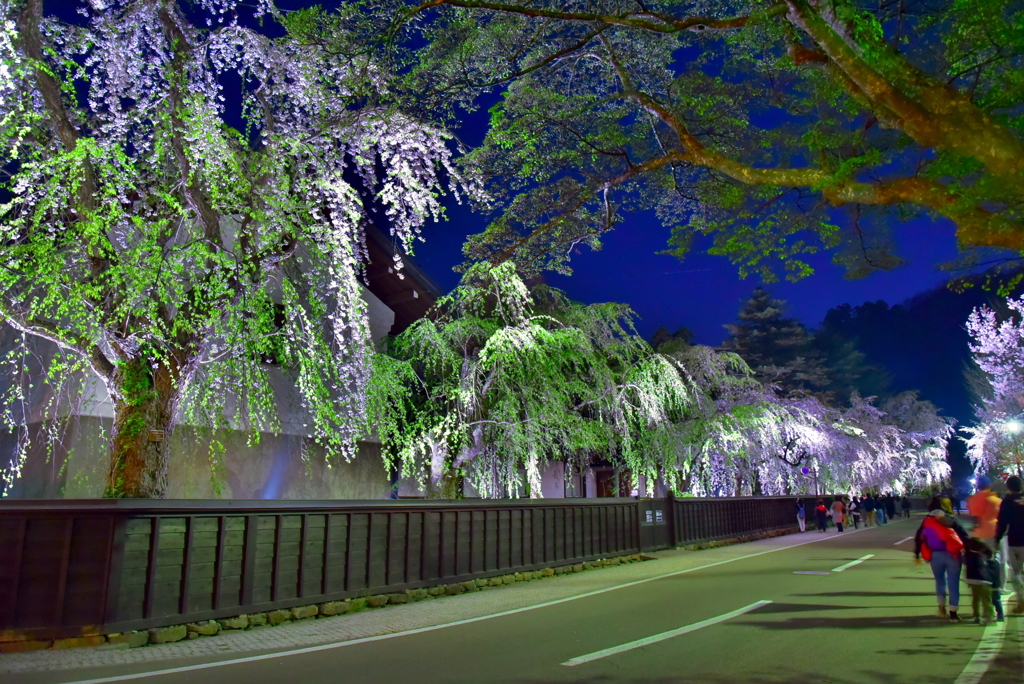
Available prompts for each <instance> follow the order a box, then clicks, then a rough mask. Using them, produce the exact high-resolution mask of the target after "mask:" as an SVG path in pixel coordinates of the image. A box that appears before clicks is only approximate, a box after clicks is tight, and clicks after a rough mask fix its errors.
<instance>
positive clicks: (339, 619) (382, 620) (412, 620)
mask: <svg viewBox="0 0 1024 684" xmlns="http://www.w3.org/2000/svg"><path fill="white" fill-rule="evenodd" d="M894 524H897V525H898V524H900V521H895V522H894ZM909 529H910V528H909V526H908V530H909ZM859 531H860V532H864V531H865V530H864V529H861V530H859ZM857 532H858V531H856V530H851V531H848V532H847V533H844V536H845V535H848V534H856V533H857ZM836 536H837V534H836V533H835V532H834V531H832V530H830V531H829V532H828V533H826V534H820V533H817V532H813V531H810V530H808V531H807V532H806V533H804V534H800V533H796V534H791V535H786V536H781V537H773V538H771V539H762V540H759V541H754V542H748V543H745V544H736V545H733V546H723V547H719V548H714V549H708V550H705V551H696V552H695V551H680V550H671V551H663V552H660V553H655V554H651V555H653V556H655V557H656V560H653V561H646V562H641V563H630V564H627V565H618V566H612V567H606V568H602V569H599V570H589V571H585V572H581V573H570V574H564V575H556V576H553V577H548V578H545V579H541V580H533V581H528V582H516V583H515V584H511V585H505V586H501V587H494V588H488V589H483V590H481V591H479V592H472V593H467V594H461V595H458V596H450V597H443V598H436V599H429V600H423V601H418V602H415V603H408V604H404V605H396V606H385V607H383V608H377V609H368V610H365V611H362V612H359V613H353V614H345V615H338V616H334V617H327V618H318V619H315V620H303V621H299V622H294V623H290V624H286V625H282V626H279V627H262V628H256V629H250V630H246V631H226V632H222V633H221V634H219V635H218V636H214V637H202V638H198V639H190V640H185V641H180V642H177V643H173V644H161V645H157V646H145V647H141V648H134V649H124V648H116V647H110V646H100V647H95V648H78V649H68V650H63V651H35V652H30V653H16V654H8V655H2V656H0V675H3V674H13V673H18V672H32V671H37V672H38V671H57V670H68V669H75V668H84V667H96V666H109V665H129V664H139V663H154V662H158V661H169V660H175V659H186V658H192V659H194V658H200V659H210V658H213V659H218V658H217V657H218V656H221V657H223V656H231V655H234V654H252V653H254V652H264V653H265V652H268V651H282V650H289V649H294V648H303V647H307V646H317V645H321V644H330V643H338V642H344V641H349V640H352V639H358V638H363V637H370V636H378V635H382V634H392V633H395V632H403V631H406V630H410V629H417V628H423V627H431V626H435V625H443V624H446V623H450V622H455V621H458V620H467V619H472V618H480V617H484V616H488V615H495V614H498V613H503V612H505V611H513V610H517V609H524V608H528V607H530V606H537V605H540V604H545V603H549V602H552V601H564V600H571V598H572V597H576V596H579V595H582V594H587V593H591V592H600V591H607V590H610V589H614V588H616V587H620V586H622V585H626V584H630V583H636V582H643V581H648V580H652V579H657V578H659V577H663V576H665V575H669V574H673V573H680V572H686V571H689V570H695V569H699V568H702V567H707V566H711V565H719V564H723V563H728V562H730V561H733V560H738V559H741V558H746V557H750V556H753V555H761V554H764V553H770V552H772V551H778V550H782V549H787V548H791V547H794V546H799V545H802V544H807V543H814V542H820V541H825V540H827V539H832V538H835V537H836ZM164 664H165V665H166V664H167V663H164Z"/></svg>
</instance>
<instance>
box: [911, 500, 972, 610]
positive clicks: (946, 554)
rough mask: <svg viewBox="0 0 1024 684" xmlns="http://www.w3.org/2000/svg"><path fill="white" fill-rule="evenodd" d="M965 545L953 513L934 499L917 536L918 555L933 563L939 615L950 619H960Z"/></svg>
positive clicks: (916, 549) (915, 543)
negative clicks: (961, 576) (961, 577)
mask: <svg viewBox="0 0 1024 684" xmlns="http://www.w3.org/2000/svg"><path fill="white" fill-rule="evenodd" d="M963 548H964V543H963V540H962V539H961V537H960V536H959V535H958V534H957V532H956V530H954V529H953V516H951V515H950V514H948V513H946V511H945V510H943V508H942V502H940V501H939V499H938V497H934V498H932V500H931V501H930V502H929V503H928V515H927V516H925V519H924V521H923V522H922V523H921V526H920V527H919V528H918V530H917V534H915V535H914V558H915V559H921V558H923V559H924V560H925V561H926V562H927V563H928V564H929V565H931V568H932V576H933V577H934V578H935V597H936V599H937V601H938V604H939V612H938V615H939V617H941V618H949V621H950V622H960V616H959V606H960V570H961V567H962V564H961V560H960V555H961V552H962V551H963ZM947 591H948V593H949V610H948V611H947V609H946V593H947Z"/></svg>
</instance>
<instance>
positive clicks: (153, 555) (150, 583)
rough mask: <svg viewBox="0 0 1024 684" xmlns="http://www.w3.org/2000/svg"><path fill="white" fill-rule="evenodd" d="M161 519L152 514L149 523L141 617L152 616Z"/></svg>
mask: <svg viewBox="0 0 1024 684" xmlns="http://www.w3.org/2000/svg"><path fill="white" fill-rule="evenodd" d="M162 520H163V519H162V518H161V517H160V516H154V517H153V518H152V522H151V524H150V531H149V562H148V563H147V565H146V595H145V599H143V604H142V614H143V617H146V618H151V617H153V609H154V604H155V601H156V596H155V595H154V593H155V585H156V563H157V554H158V553H159V552H160V526H161V521H162Z"/></svg>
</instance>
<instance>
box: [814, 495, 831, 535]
mask: <svg viewBox="0 0 1024 684" xmlns="http://www.w3.org/2000/svg"><path fill="white" fill-rule="evenodd" d="M814 515H815V517H816V518H817V519H818V531H819V532H824V531H825V525H826V524H827V520H828V509H827V508H826V507H825V500H824V499H818V503H817V505H815V507H814Z"/></svg>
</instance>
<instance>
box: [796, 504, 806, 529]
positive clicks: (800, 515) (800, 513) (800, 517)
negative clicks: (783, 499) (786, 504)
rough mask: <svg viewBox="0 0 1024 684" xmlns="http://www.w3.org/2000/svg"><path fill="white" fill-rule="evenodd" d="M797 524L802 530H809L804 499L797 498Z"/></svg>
mask: <svg viewBox="0 0 1024 684" xmlns="http://www.w3.org/2000/svg"><path fill="white" fill-rule="evenodd" d="M796 524H797V525H799V526H800V531H801V532H806V531H807V512H806V511H805V510H804V500H803V499H797V500H796Z"/></svg>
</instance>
